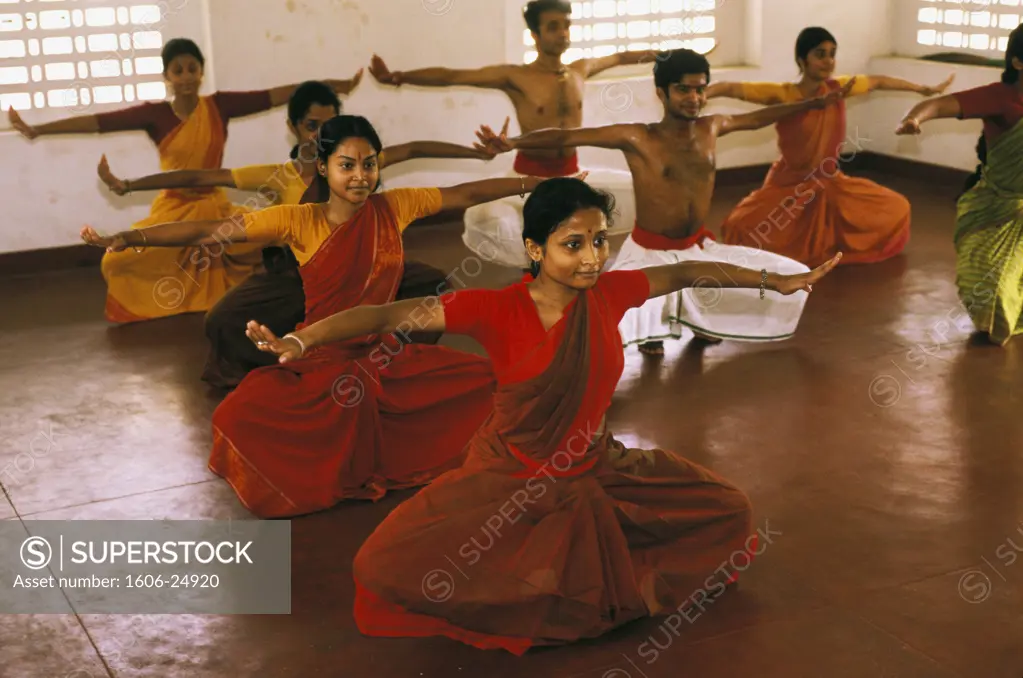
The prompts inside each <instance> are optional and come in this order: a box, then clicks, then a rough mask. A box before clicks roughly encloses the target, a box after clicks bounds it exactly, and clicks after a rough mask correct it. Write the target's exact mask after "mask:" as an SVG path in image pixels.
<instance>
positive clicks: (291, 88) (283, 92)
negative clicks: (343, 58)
mask: <svg viewBox="0 0 1023 678" xmlns="http://www.w3.org/2000/svg"><path fill="white" fill-rule="evenodd" d="M363 70H365V69H362V68H360V69H359V70H358V72H357V73H356V74H355V75H354V76H352V77H351V78H349V79H348V80H323V81H322V82H323V83H324V84H326V85H327V86H328V87H330V88H331V89H332V90H334V92H335V93H337V94H340V95H341V96H345V95H347V94H351V93H352V92H354V91H355V88H356V87H358V86H359V83H360V82H362V72H363ZM300 84H301V83H296V84H294V85H281V86H280V87H274V88H273V89H271V90H269V92H270V105H271V106H283V105H284V104H286V103H288V101H289V100H290V99H291V95H292V94H294V93H295V90H296V89H298V87H299V85H300Z"/></svg>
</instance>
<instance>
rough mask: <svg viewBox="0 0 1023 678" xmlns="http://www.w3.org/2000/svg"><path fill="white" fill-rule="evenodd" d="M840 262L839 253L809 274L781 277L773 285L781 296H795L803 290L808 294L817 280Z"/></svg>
mask: <svg viewBox="0 0 1023 678" xmlns="http://www.w3.org/2000/svg"><path fill="white" fill-rule="evenodd" d="M841 260H842V253H841V252H839V253H838V254H836V255H835V256H833V257H832V258H831V259H830V260H829V261H826V262H824V263H823V264H821V265H820V266H818V267H817V268H815V269H813V270H812V271H810V272H809V273H797V274H795V275H783V276H780V277H779V279H778V282H777V283H775V286H774V288H775V290H777V291H778V292H779V293H781V294H785V295H788V294H795V293H796V292H798V291H799V290H805V291H807V292H810V291H812V290H813V286H814V285H815V284H816V283H817V281H818V280H820V279H821V278H823V277H824V276H826V275H827V274H828V273H830V272H831V269H833V268H834V267H835V266H837V265H838V262H839V261H841Z"/></svg>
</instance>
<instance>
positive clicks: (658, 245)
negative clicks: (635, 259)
mask: <svg viewBox="0 0 1023 678" xmlns="http://www.w3.org/2000/svg"><path fill="white" fill-rule="evenodd" d="M705 238H710V239H711V240H714V241H716V240H717V238H715V237H714V234H713V233H711V232H710V231H708V230H707V229H706V228H705V227H703V226H700V230H698V231H697V232H696V233H694V234H692V235H691V236H689V237H688V238H669V237H668V236H666V235H661V234H660V233H651V232H650V231H647V230H644V229H642V228H640V225H639V224H636V225H635V227H634V228H633V229H632V240H633V242H635V243H636V244H637V245H639V246H640V247H643V248H645V249H648V250H687V249H689V248H690V247H692V246H693V245H699V246H700V247H701V248H702V247H703V241H704V239H705Z"/></svg>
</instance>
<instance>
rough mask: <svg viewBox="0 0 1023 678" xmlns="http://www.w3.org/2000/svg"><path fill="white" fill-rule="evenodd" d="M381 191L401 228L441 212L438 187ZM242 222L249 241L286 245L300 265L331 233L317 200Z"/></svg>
mask: <svg viewBox="0 0 1023 678" xmlns="http://www.w3.org/2000/svg"><path fill="white" fill-rule="evenodd" d="M381 195H383V196H384V198H385V199H386V200H387V203H388V204H389V205H390V207H391V210H393V211H394V216H395V218H396V219H397V221H398V228H399V229H400V230H401V231H404V230H405V229H406V228H408V226H409V224H411V223H412V222H414V221H416V220H418V219H422V218H423V217H428V216H431V215H433V214H436V213H437V212H440V210H441V207H442V205H443V203H442V199H441V194H440V189H437V188H395V189H392V190H390V191H384V192H383V193H382V194H381ZM363 209H365V208H363ZM243 224H244V226H245V232H246V235H247V237H248V240H249V241H250V242H261V243H266V244H267V245H278V246H281V245H287V246H289V247H290V248H291V251H292V252H294V253H295V258H296V259H298V263H299V265H300V266H305V265H306V263H308V262H309V260H310V259H312V257H313V255H314V254H316V250H318V249H319V248H320V246H321V245H323V243H324V242H326V240H327V238H329V237H330V234H331V233H332V229H331V227H330V224H329V223H327V220H326V219H325V218H324V217H323V209H322V208H321V207H320V205H319V204H317V203H306V204H304V205H296V204H292V205H277V206H275V207H268V208H267V209H265V210H260V211H258V212H249V213H248V214H246V215H244V217H243ZM342 228H343V227H342Z"/></svg>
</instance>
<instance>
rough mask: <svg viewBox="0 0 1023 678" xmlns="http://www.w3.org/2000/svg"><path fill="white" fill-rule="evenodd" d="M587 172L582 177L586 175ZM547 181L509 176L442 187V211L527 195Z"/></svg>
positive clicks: (463, 208)
mask: <svg viewBox="0 0 1023 678" xmlns="http://www.w3.org/2000/svg"><path fill="white" fill-rule="evenodd" d="M585 176H586V175H585V173H584V174H583V175H581V177H580V178H582V177H585ZM544 181H546V179H543V178H541V177H509V178H507V179H504V178H502V179H483V180H482V181H470V182H468V183H465V184H458V185H457V186H447V187H445V188H441V189H439V190H440V198H441V208H440V209H441V211H442V212H444V211H447V210H465V209H469V208H470V207H474V206H476V205H482V204H484V203H488V202H493V201H494V200H500V199H501V198H510V197H511V196H513V195H520V196H522V197H525V195H526V194H527V193H532V192H533V191H534V190H535V189H536V187H537V186H539V185H540V184H541V183H543V182H544Z"/></svg>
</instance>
